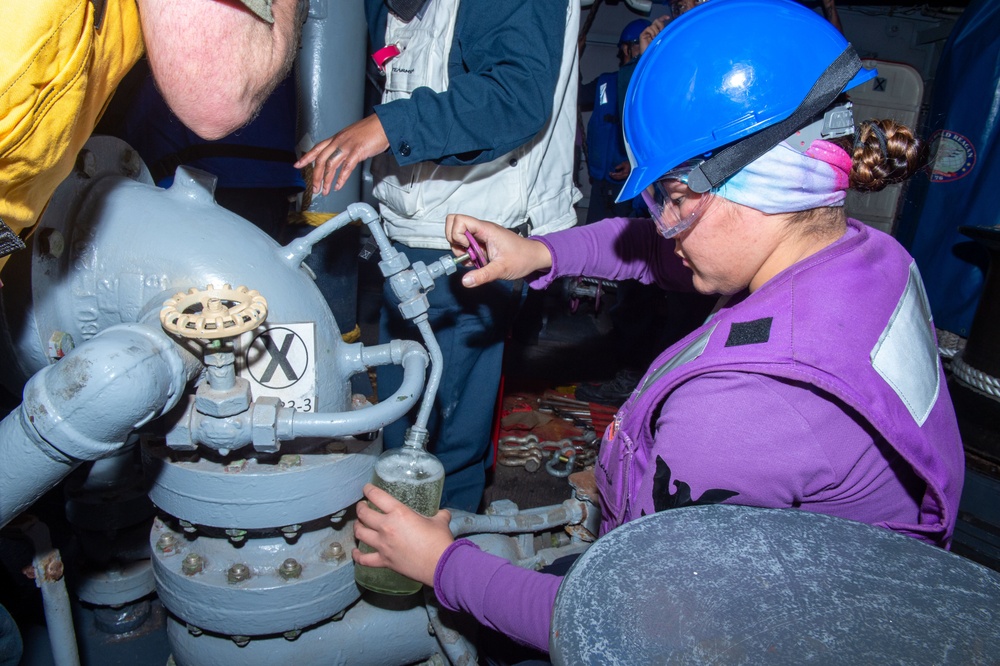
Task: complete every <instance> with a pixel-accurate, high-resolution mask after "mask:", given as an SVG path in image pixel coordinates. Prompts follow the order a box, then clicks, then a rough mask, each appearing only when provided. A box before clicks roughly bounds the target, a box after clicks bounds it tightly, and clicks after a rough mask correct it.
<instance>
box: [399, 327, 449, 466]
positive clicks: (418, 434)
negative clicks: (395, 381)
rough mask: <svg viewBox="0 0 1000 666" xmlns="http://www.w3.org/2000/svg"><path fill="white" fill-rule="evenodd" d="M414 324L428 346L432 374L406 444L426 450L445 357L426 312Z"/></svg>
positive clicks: (428, 379)
mask: <svg viewBox="0 0 1000 666" xmlns="http://www.w3.org/2000/svg"><path fill="white" fill-rule="evenodd" d="M413 323H414V324H416V325H417V330H418V331H420V335H421V337H422V338H423V340H424V344H425V345H427V351H428V352H429V353H430V362H431V373H430V376H429V377H428V378H427V386H426V387H425V388H424V399H423V402H421V403H420V410H419V411H418V412H417V418H416V420H415V421H414V422H413V425H412V426H410V429H409V432H408V434H407V438H406V444H410V445H413V446H418V447H419V448H424V447H425V446H426V444H427V422H428V421H429V420H430V418H431V410H432V409H433V407H434V398H435V397H436V396H437V392H438V387H439V386H440V385H441V375H442V373H443V372H444V355H443V354H442V353H441V345H439V344H438V342H437V338H435V337H434V331H433V330H431V325H430V323H429V322H428V321H427V313H426V312H425V313H424V314H422V315H420V316H419V317H417V318H416V319H414V320H413Z"/></svg>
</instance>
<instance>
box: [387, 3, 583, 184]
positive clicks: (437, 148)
mask: <svg viewBox="0 0 1000 666" xmlns="http://www.w3.org/2000/svg"><path fill="white" fill-rule="evenodd" d="M370 1H371V0H370ZM567 11H568V7H567V5H566V3H565V2H553V1H552V0H489V1H488V2H487V1H486V0H465V1H464V2H462V3H461V5H460V6H459V11H458V17H457V22H456V26H455V39H454V41H453V43H452V48H451V54H450V57H449V62H448V75H449V84H448V90H446V91H443V92H434V91H432V90H431V89H430V88H417V89H416V90H415V91H413V94H412V96H411V97H410V98H409V99H400V100H395V101H393V102H390V103H388V104H381V105H378V106H376V107H375V112H376V113H377V114H378V117H379V120H380V121H381V122H382V127H383V129H384V130H385V133H386V136H387V137H388V138H389V146H390V150H393V149H394V147H395V146H399V145H401V144H403V143H406V144H408V145H409V146H410V154H409V155H407V156H402V155H398V154H396V153H393V155H394V156H395V158H396V160H397V162H398V163H399V164H400V165H406V164H412V163H415V162H423V161H426V160H434V161H437V162H439V163H441V164H444V165H448V166H456V165H463V164H478V163H482V162H488V161H490V160H492V159H495V158H497V157H499V156H501V155H503V154H504V153H507V152H509V151H511V150H513V149H514V148H517V147H518V146H520V145H522V144H524V143H526V142H527V141H529V140H530V139H531V138H532V137H534V136H535V135H536V134H537V133H538V131H539V130H541V129H542V127H543V126H544V125H545V123H546V121H547V120H548V118H549V115H550V114H551V113H552V97H553V94H554V93H555V86H556V81H557V79H558V78H559V66H560V63H561V61H562V47H563V36H564V34H565V30H566V15H567V14H566V12H567ZM383 34H384V33H383Z"/></svg>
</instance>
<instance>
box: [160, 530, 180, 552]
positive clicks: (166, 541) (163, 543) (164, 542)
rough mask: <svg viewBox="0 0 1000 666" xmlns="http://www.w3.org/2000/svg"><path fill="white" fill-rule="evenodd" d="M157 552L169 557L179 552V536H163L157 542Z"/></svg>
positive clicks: (169, 534)
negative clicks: (176, 551)
mask: <svg viewBox="0 0 1000 666" xmlns="http://www.w3.org/2000/svg"><path fill="white" fill-rule="evenodd" d="M156 550H158V551H160V552H161V553H163V554H164V555H168V554H171V553H173V552H174V551H175V550H177V536H176V535H175V534H171V533H170V532H167V533H166V534H161V535H160V538H159V539H157V540H156Z"/></svg>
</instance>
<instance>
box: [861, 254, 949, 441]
mask: <svg viewBox="0 0 1000 666" xmlns="http://www.w3.org/2000/svg"><path fill="white" fill-rule="evenodd" d="M871 360H872V367H873V368H875V371H876V372H878V374H879V375H881V376H882V378H883V379H884V380H885V381H886V383H888V384H889V386H891V387H892V389H893V391H895V393H896V395H898V396H899V399H900V400H902V401H903V404H905V405H906V408H907V410H909V412H910V415H911V416H912V417H913V420H914V421H916V422H917V425H919V426H922V425H923V424H924V421H926V420H927V417H928V416H929V415H930V413H931V409H932V408H933V407H934V403H935V402H937V397H938V393H939V392H940V390H941V386H940V382H941V375H940V373H939V371H938V363H939V361H938V351H937V344H936V342H935V340H934V326H933V322H932V320H931V308H930V304H929V303H928V302H927V294H926V293H925V292H924V283H923V281H922V280H921V279H920V271H919V270H917V264H916V263H915V262H913V263H911V264H910V277H909V279H908V280H907V282H906V289H905V290H904V291H903V295H902V297H901V298H900V299H899V303H898V304H896V310H895V312H893V313H892V317H891V318H890V319H889V323H888V324H886V327H885V330H884V331H882V335H881V336H880V337H879V339H878V342H877V343H876V344H875V348H874V349H872V352H871Z"/></svg>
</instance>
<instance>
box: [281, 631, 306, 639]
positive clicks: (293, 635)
mask: <svg viewBox="0 0 1000 666" xmlns="http://www.w3.org/2000/svg"><path fill="white" fill-rule="evenodd" d="M301 635H302V630H301V629H292V630H291V631H286V632H285V634H284V636H285V640H286V641H294V640H295V639H296V638H298V637H299V636H301Z"/></svg>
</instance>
